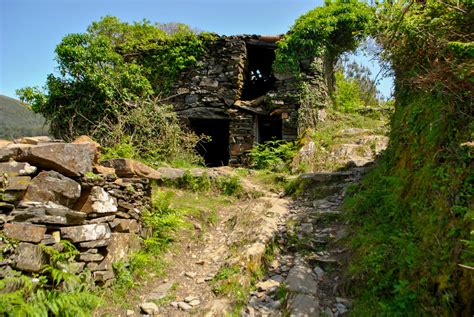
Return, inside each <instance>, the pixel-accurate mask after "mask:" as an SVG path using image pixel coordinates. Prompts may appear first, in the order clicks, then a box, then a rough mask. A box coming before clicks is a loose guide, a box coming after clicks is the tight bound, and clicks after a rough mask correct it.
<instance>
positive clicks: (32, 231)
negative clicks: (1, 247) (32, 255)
mask: <svg viewBox="0 0 474 317" xmlns="http://www.w3.org/2000/svg"><path fill="white" fill-rule="evenodd" d="M3 233H4V234H5V236H6V237H8V238H11V239H16V240H19V241H24V242H34V243H39V242H40V241H41V240H43V238H44V234H45V233H46V227H44V226H37V225H30V224H27V223H6V224H5V225H4V227H3Z"/></svg>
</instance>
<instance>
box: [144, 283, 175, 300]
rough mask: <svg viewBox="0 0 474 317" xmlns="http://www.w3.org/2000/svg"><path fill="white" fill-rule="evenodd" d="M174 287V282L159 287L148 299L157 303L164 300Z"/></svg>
mask: <svg viewBox="0 0 474 317" xmlns="http://www.w3.org/2000/svg"><path fill="white" fill-rule="evenodd" d="M172 287H173V282H167V283H163V284H161V285H160V286H158V287H157V288H156V289H155V290H154V291H153V292H152V293H151V294H149V295H148V296H147V297H146V299H147V300H150V301H155V300H159V299H162V298H164V297H166V295H168V292H169V291H170V290H171V288H172Z"/></svg>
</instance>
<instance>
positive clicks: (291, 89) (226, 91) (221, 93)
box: [169, 35, 311, 165]
mask: <svg viewBox="0 0 474 317" xmlns="http://www.w3.org/2000/svg"><path fill="white" fill-rule="evenodd" d="M279 38H280V37H279V36H259V35H242V36H223V37H219V38H218V39H217V40H215V41H213V42H210V43H209V44H208V45H207V50H206V52H205V53H204V55H202V56H201V57H200V59H199V61H198V62H197V65H196V67H193V68H192V69H190V70H189V71H187V72H185V73H183V74H182V76H181V77H180V79H179V80H178V81H177V83H176V85H175V87H174V89H173V93H172V95H173V97H171V98H169V101H170V102H171V103H172V104H173V106H174V109H175V111H176V112H177V113H178V115H180V116H181V117H182V118H185V119H189V120H195V119H216V120H228V121H229V149H228V151H229V154H230V162H229V163H230V165H246V163H247V162H248V158H247V151H248V150H250V149H251V148H252V147H253V146H254V145H255V144H256V143H258V142H259V140H258V136H257V134H258V129H257V121H258V117H272V118H280V119H281V122H282V126H281V131H282V133H281V135H282V139H283V140H287V141H293V140H295V139H296V138H297V125H298V122H297V121H298V109H299V97H298V93H299V85H298V82H297V80H296V79H295V77H293V76H288V75H281V74H274V76H275V84H274V87H273V88H272V89H270V90H269V91H268V92H266V93H263V94H262V96H264V98H263V99H262V100H264V102H262V103H259V104H258V105H248V104H246V102H245V101H244V102H242V100H241V99H242V98H243V92H244V86H245V84H246V81H247V80H248V79H249V76H250V75H249V55H248V51H249V50H248V46H249V45H250V46H252V45H253V46H259V45H260V46H265V47H266V48H267V49H273V50H274V49H275V48H276V44H275V42H276V41H277V40H278V39H279ZM270 62H272V61H270ZM304 77H305V76H304ZM305 79H307V80H310V79H311V75H307V76H306V77H305ZM223 150H226V149H223Z"/></svg>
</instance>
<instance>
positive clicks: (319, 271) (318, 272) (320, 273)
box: [313, 266, 324, 280]
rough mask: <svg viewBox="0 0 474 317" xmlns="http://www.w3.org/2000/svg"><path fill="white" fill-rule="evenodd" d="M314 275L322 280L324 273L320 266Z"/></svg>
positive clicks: (315, 269) (316, 268)
mask: <svg viewBox="0 0 474 317" xmlns="http://www.w3.org/2000/svg"><path fill="white" fill-rule="evenodd" d="M313 271H314V273H315V274H316V275H317V276H318V279H319V280H321V279H322V278H323V276H324V271H323V269H322V268H320V267H319V266H316V267H315V268H314V269H313Z"/></svg>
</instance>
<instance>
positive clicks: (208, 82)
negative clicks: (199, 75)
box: [199, 77, 219, 88]
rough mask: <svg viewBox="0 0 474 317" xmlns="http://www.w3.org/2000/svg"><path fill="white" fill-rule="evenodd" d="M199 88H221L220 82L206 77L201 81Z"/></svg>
mask: <svg viewBox="0 0 474 317" xmlns="http://www.w3.org/2000/svg"><path fill="white" fill-rule="evenodd" d="M199 86H202V87H212V88H217V87H219V82H218V81H217V80H214V79H212V78H208V77H205V78H203V79H202V80H201V82H200V83H199Z"/></svg>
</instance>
